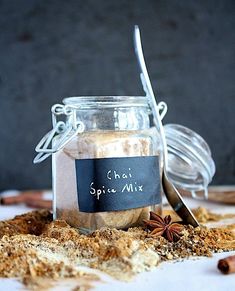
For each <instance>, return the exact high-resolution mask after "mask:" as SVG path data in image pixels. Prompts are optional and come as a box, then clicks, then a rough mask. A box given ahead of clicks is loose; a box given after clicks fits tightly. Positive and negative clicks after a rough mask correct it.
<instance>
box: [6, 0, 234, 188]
mask: <svg viewBox="0 0 235 291" xmlns="http://www.w3.org/2000/svg"><path fill="white" fill-rule="evenodd" d="M134 24H139V25H140V27H141V30H142V39H143V42H144V50H145V55H146V60H147V63H148V67H149V73H150V76H151V79H152V83H153V87H154V89H155V91H156V92H157V93H158V98H159V99H160V100H164V101H166V102H167V103H168V106H169V112H168V115H167V117H166V118H165V122H167V123H169V122H174V123H180V124H183V125H185V126H187V127H190V128H192V129H193V130H195V131H196V132H198V133H199V134H201V135H202V136H203V137H204V138H205V139H206V140H207V142H208V143H209V145H210V147H211V150H212V153H213V157H214V159H215V162H216V166H217V173H216V176H215V178H214V181H213V182H214V183H215V184H232V183H235V132H234V126H235V118H234V106H235V98H234V97H235V96H234V95H235V93H234V89H235V82H234V75H235V41H234V40H235V38H234V37H235V32H234V30H235V1H233V0H231V1H209V0H208V1H193V0H184V1H164V0H163V1H157V0H145V1H128V0H126V1H124V0H119V1H117V0H115V1H111V0H109V1H91V0H90V1H75V0H74V1H72V0H69V1H64V0H57V1H47V0H44V1H43V0H28V1H27V0H25V1H23V0H15V1H13V0H4V1H3V0H2V1H1V0H0V126H1V127H0V190H2V189H7V188H19V189H25V188H44V187H50V183H51V173H50V161H49V160H47V161H46V162H44V163H42V164H39V165H33V164H32V159H33V157H34V147H35V145H36V143H37V142H38V140H39V139H40V138H41V137H42V135H43V134H44V133H45V132H46V131H47V130H49V129H50V127H51V121H50V107H51V105H52V104H54V103H58V102H60V101H61V99H62V98H63V97H65V96H72V95H109V94H111V95H136V94H137V95H139V94H143V92H142V88H141V85H140V81H139V76H138V67H137V64H136V60H135V55H134V51H133V44H132V30H133V26H134Z"/></svg>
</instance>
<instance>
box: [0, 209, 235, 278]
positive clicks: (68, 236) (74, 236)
mask: <svg viewBox="0 0 235 291" xmlns="http://www.w3.org/2000/svg"><path fill="white" fill-rule="evenodd" d="M33 217H37V220H36V219H33ZM45 217H47V219H45ZM28 218H30V221H31V223H30V225H31V226H30V228H29V229H28V232H29V234H27V232H26V228H25V222H26V221H28ZM15 219H17V221H18V228H17V230H16V232H15V233H14V232H13V231H12V232H9V231H6V225H7V226H8V225H12V221H15ZM15 219H14V220H12V221H10V220H9V221H7V222H2V223H1V224H0V234H1V236H0V237H1V239H0V258H1V260H0V277H19V278H22V279H23V282H25V283H28V282H31V281H32V278H33V279H35V278H52V279H54V280H56V279H60V278H82V277H83V276H88V275H87V273H84V272H82V271H81V270H79V266H87V267H91V268H95V269H99V270H101V271H104V272H106V273H107V274H110V275H111V276H113V277H115V278H117V279H120V280H128V279H130V278H131V277H132V276H133V275H135V274H137V273H139V272H142V271H146V270H150V269H152V268H153V267H155V266H157V265H158V264H159V263H160V262H161V261H165V260H174V259H182V258H188V257H190V256H212V254H213V253H214V252H223V251H232V250H235V233H234V232H233V231H232V230H231V229H227V228H226V227H224V228H212V229H209V228H207V227H205V226H200V227H197V228H193V227H192V226H185V227H184V229H183V230H182V233H181V234H182V236H181V237H180V238H179V240H178V241H177V242H170V241H168V240H167V239H166V238H164V237H162V236H156V237H152V236H151V234H150V231H148V230H146V229H145V228H143V227H135V228H129V229H128V230H127V231H123V230H117V229H110V228H102V229H100V230H97V231H95V232H93V233H91V234H89V235H84V234H80V233H79V232H78V231H77V229H75V228H73V227H71V226H69V225H68V224H67V223H66V222H65V221H62V220H57V221H51V217H50V216H49V215H48V216H47V215H46V212H45V211H34V212H32V213H29V214H26V215H23V216H18V217H17V218H15ZM20 221H22V225H24V226H23V227H22V228H21V227H20V224H21V223H20ZM38 222H40V228H37V227H35V228H34V226H33V224H34V223H35V225H36V224H37V223H38ZM32 229H35V230H36V233H35V234H33V233H32ZM39 230H40V232H39ZM19 266H20V268H19ZM93 279H94V278H93Z"/></svg>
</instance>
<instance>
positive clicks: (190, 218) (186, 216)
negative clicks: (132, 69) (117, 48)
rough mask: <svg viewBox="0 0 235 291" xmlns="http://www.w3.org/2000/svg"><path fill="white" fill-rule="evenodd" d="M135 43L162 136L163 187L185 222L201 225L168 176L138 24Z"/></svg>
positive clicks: (147, 94)
mask: <svg viewBox="0 0 235 291" xmlns="http://www.w3.org/2000/svg"><path fill="white" fill-rule="evenodd" d="M134 45H135V53H136V56H137V59H138V62H139V65H140V70H141V74H140V79H141V82H142V85H143V89H144V91H145V93H146V96H147V98H148V100H149V104H150V107H151V108H152V112H153V117H154V120H155V123H156V125H157V126H158V128H159V131H160V136H161V140H162V146H163V161H164V166H163V174H162V187H163V190H164V193H165V195H166V198H167V199H168V201H169V203H170V205H171V206H172V208H173V209H174V210H175V212H176V213H177V214H178V215H179V216H180V217H181V218H182V220H183V222H185V223H187V224H191V225H192V226H194V227H196V226H198V225H199V223H198V221H197V220H196V218H195V217H194V215H193V213H192V212H191V210H190V209H189V208H188V207H187V206H186V204H185V203H184V201H183V198H182V197H181V195H180V193H179V192H178V190H177V189H176V188H175V186H174V185H173V184H172V182H171V181H170V180H169V178H168V177H167V171H166V169H167V163H168V152H167V143H166V137H165V132H164V128H163V125H162V122H161V119H160V116H159V111H158V106H157V102H156V100H155V96H154V93H153V89H152V85H151V82H150V79H149V75H148V71H147V68H146V65H145V60H144V55H143V50H142V45H141V38H140V30H139V27H138V26H137V25H135V30H134Z"/></svg>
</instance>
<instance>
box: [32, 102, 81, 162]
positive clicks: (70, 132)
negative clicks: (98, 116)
mask: <svg viewBox="0 0 235 291" xmlns="http://www.w3.org/2000/svg"><path fill="white" fill-rule="evenodd" d="M76 109H77V107H74V106H71V105H62V104H55V105H53V106H52V107H51V113H52V126H53V128H52V130H50V131H49V132H48V133H46V134H45V135H44V136H43V138H42V139H41V140H40V141H39V143H38V144H37V146H36V148H35V151H36V152H37V153H38V154H37V155H36V157H35V158H34V160H33V163H34V164H38V163H41V162H42V161H44V160H45V159H47V158H48V157H49V156H50V155H52V154H53V153H56V152H58V151H59V150H61V149H62V148H63V147H64V146H65V145H66V144H67V143H68V142H69V141H70V140H71V139H73V138H74V137H75V136H76V135H77V134H78V133H82V132H83V131H84V129H85V126H84V124H83V122H81V121H77V118H76ZM60 115H65V116H69V118H71V119H70V120H71V122H64V121H57V117H58V116H60ZM50 145H51V147H50Z"/></svg>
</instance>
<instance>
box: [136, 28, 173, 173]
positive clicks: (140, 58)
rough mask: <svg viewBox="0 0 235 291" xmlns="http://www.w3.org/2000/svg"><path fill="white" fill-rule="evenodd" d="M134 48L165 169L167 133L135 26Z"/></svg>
mask: <svg viewBox="0 0 235 291" xmlns="http://www.w3.org/2000/svg"><path fill="white" fill-rule="evenodd" d="M134 46H135V53H136V57H137V60H138V63H139V66H140V70H141V74H140V79H141V83H142V85H143V89H144V91H145V93H146V96H147V98H148V100H149V104H150V107H151V109H152V112H153V117H154V120H155V123H156V125H157V126H158V128H159V131H160V135H161V139H162V146H163V157H164V167H167V160H168V158H167V143H166V137H165V132H164V128H163V125H162V121H161V118H160V116H159V111H158V106H157V102H156V99H155V96H154V92H153V88H152V85H151V82H150V79H149V75H148V71H147V68H146V64H145V60H144V54H143V49H142V44H141V38H140V30H139V27H138V25H135V30H134Z"/></svg>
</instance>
